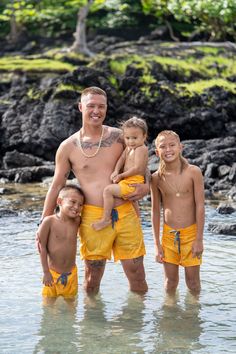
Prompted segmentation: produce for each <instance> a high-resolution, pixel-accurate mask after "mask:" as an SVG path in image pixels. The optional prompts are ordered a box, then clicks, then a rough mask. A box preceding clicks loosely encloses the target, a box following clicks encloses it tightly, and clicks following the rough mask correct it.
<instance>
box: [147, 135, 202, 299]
mask: <svg viewBox="0 0 236 354" xmlns="http://www.w3.org/2000/svg"><path fill="white" fill-rule="evenodd" d="M155 145H156V154H157V156H158V157H159V159H160V164H159V168H158V171H156V172H155V173H154V174H153V175H152V183H151V198H152V226H153V233H154V242H155V248H156V261H157V262H159V263H163V265H164V271H165V288H166V291H167V293H169V294H171V293H175V290H176V288H177V285H178V281H179V265H182V266H183V267H184V269H185V281H186V284H187V286H188V288H189V289H190V291H191V292H192V293H193V294H198V293H199V291H200V275H199V270H200V264H201V260H202V252H203V227H204V183H203V177H202V173H201V170H200V168H199V167H197V166H194V165H190V164H189V163H188V161H187V160H186V159H185V158H183V156H182V154H181V153H182V145H181V143H180V139H179V136H178V135H177V134H176V133H175V132H173V131H171V130H164V131H162V132H160V133H159V134H158V136H157V138H156V141H155ZM161 208H162V209H163V223H164V225H163V237H162V242H160V215H161Z"/></svg>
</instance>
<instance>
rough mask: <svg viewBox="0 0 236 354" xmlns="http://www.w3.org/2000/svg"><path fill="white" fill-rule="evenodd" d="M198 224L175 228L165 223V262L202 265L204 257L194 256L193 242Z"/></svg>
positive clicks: (185, 265) (189, 265) (163, 244)
mask: <svg viewBox="0 0 236 354" xmlns="http://www.w3.org/2000/svg"><path fill="white" fill-rule="evenodd" d="M196 234H197V225H196V224H193V225H191V226H188V227H185V228H182V229H173V228H171V227H170V226H168V225H166V224H164V226H163V236H162V248H163V252H164V259H163V260H164V262H167V263H172V264H176V265H182V266H183V267H191V266H196V265H200V264H201V263H202V258H200V259H199V258H197V257H193V256H192V244H193V241H194V240H195V239H196Z"/></svg>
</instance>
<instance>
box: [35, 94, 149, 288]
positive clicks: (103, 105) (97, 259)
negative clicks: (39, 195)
mask: <svg viewBox="0 0 236 354" xmlns="http://www.w3.org/2000/svg"><path fill="white" fill-rule="evenodd" d="M79 110H80V111H81V112H82V128H81V129H80V130H79V131H78V132H76V133H75V134H73V135H72V136H70V137H69V138H68V139H66V140H64V141H63V142H62V143H61V145H60V146H59V148H58V150H57V153H56V165H55V173H54V177H53V181H52V184H51V186H50V188H49V190H48V193H47V195H46V199H45V203H44V209H43V213H42V218H44V217H45V216H47V215H51V214H53V211H54V208H55V205H56V200H57V196H58V192H59V191H60V189H61V188H62V187H63V186H64V185H65V183H66V180H67V178H68V176H69V173H70V171H71V170H72V171H73V173H74V174H75V176H76V178H77V179H78V181H79V183H80V186H81V188H82V190H83V192H84V194H85V205H84V207H83V212H82V223H81V225H80V254H81V258H82V259H84V260H85V281H84V287H85V290H86V291H87V292H89V293H96V292H98V290H99V287H100V282H101V279H102V276H103V273H104V270H105V264H106V260H107V259H110V258H111V253H112V252H113V256H114V259H115V261H116V260H120V261H121V263H122V266H123V269H124V272H125V274H126V276H127V278H128V281H129V285H130V290H131V291H135V292H140V293H141V292H146V291H147V283H146V280H145V271H144V265H143V256H144V254H145V247H144V242H143V235H142V230H141V225H140V220H139V218H138V217H137V214H136V213H135V210H134V208H133V205H132V202H131V201H136V200H138V199H141V198H142V197H143V196H144V195H146V194H147V193H148V190H149V186H148V184H140V185H136V190H135V192H133V193H132V194H130V196H129V201H124V200H122V199H116V201H115V210H116V216H118V220H117V221H116V222H115V225H114V224H113V225H110V226H107V227H106V228H105V229H103V230H101V231H96V230H94V229H93V227H92V223H93V222H94V221H95V220H97V219H100V218H101V216H102V213H103V209H102V205H103V190H104V188H105V187H106V186H107V185H108V184H110V176H111V173H112V172H113V170H114V168H115V165H116V162H117V160H118V159H119V157H120V155H121V153H122V151H123V149H124V145H123V140H122V138H121V130H119V129H117V128H113V127H109V126H106V125H103V121H104V120H105V117H106V112H107V96H106V93H105V92H104V91H103V90H101V89H100V88H97V87H89V88H87V89H85V90H84V91H83V92H82V94H81V102H79ZM117 214H118V215H117ZM112 226H113V227H114V228H113V227H112ZM127 237H128V240H129V242H127Z"/></svg>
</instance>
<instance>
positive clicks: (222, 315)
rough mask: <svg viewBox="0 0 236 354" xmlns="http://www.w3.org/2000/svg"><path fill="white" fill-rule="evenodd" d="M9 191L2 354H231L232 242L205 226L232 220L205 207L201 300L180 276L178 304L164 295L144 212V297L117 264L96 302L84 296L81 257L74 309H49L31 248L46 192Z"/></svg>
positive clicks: (0, 299)
mask: <svg viewBox="0 0 236 354" xmlns="http://www.w3.org/2000/svg"><path fill="white" fill-rule="evenodd" d="M5 187H7V186H5ZM8 187H9V188H10V189H11V188H12V191H13V192H12V194H9V196H8V197H7V198H5V197H4V198H5V199H4V198H3V197H1V201H0V207H1V208H5V209H6V208H10V209H15V210H17V211H18V215H16V216H14V215H12V216H7V217H5V216H2V217H1V218H0V230H1V232H0V234H1V237H0V269H1V291H0V313H1V316H0V333H1V335H0V353H22V354H23V353H53V354H54V353H61V354H62V353H63V354H64V353H69V354H73V353H84V354H113V353H114V354H126V353H127V354H131V353H132V354H136V353H137V354H139V353H140V354H141V353H145V354H146V353H153V354H154V353H156V354H159V353H160V354H169V353H173V354H174V353H176V354H177V353H181V354H182V353H183V354H187V353H191V354H194V353H202V354H206V353H209V354H212V353H214V354H217V353H236V296H235V294H236V282H235V269H236V266H235V264H236V251H235V246H236V235H235V236H227V235H214V234H211V233H210V232H209V231H207V224H208V222H209V221H211V222H212V221H214V220H216V221H221V222H230V221H231V222H232V221H233V220H234V219H235V213H234V214H231V215H228V216H225V215H224V216H222V215H219V214H218V213H217V212H216V211H215V208H214V205H211V204H210V203H207V206H206V210H207V213H206V230H205V252H204V257H203V265H202V267H201V280H202V291H201V294H200V297H199V300H196V299H195V298H193V297H192V296H191V295H190V294H189V292H188V291H187V289H186V287H185V282H184V273H183V270H182V269H180V284H179V290H178V293H177V295H176V298H175V300H174V301H173V300H172V301H171V299H169V298H168V297H167V296H166V294H165V292H164V289H163V269H162V266H161V265H160V264H157V263H155V262H154V247H153V241H152V232H151V224H150V213H149V206H148V205H145V206H143V207H142V224H143V230H144V238H145V244H146V250H147V255H146V257H145V268H146V276H147V282H148V285H149V291H148V293H147V294H146V295H145V296H143V297H140V296H138V295H136V294H133V293H130V292H129V290H128V284H127V280H126V278H125V276H124V273H123V270H122V267H121V265H120V264H119V263H114V262H112V261H109V262H108V263H107V266H106V271H105V274H104V277H103V280H102V283H101V290H100V293H99V295H97V296H96V297H94V298H89V297H87V296H86V294H85V293H84V291H83V286H82V284H83V262H82V261H81V260H80V259H79V254H78V257H77V265H78V269H79V286H80V289H79V295H78V298H77V301H76V303H74V304H68V303H66V302H65V301H64V300H63V299H61V298H59V299H58V300H57V301H56V303H55V304H54V305H51V306H49V305H45V304H43V300H42V296H41V288H42V284H41V281H42V271H41V265H40V260H39V256H38V254H37V251H36V248H35V242H34V238H35V231H36V229H37V226H36V224H37V221H38V219H39V216H40V209H41V207H42V196H43V195H44V194H45V188H44V187H42V185H37V184H34V185H28V186H27V185H25V186H19V185H18V186H14V185H10V186H8ZM36 195H37V197H35V196H36Z"/></svg>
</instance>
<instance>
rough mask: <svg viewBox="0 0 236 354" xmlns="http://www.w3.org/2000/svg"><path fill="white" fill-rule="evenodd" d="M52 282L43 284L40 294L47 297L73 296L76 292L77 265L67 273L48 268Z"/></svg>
mask: <svg viewBox="0 0 236 354" xmlns="http://www.w3.org/2000/svg"><path fill="white" fill-rule="evenodd" d="M50 273H51V274H52V277H53V280H54V284H53V286H44V287H43V291H42V295H43V296H47V297H57V296H60V295H61V296H63V297H65V298H71V297H75V296H76V295H77V293H78V274H77V266H74V267H73V269H72V270H71V272H69V273H62V274H60V273H57V272H55V271H54V270H52V269H50Z"/></svg>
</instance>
